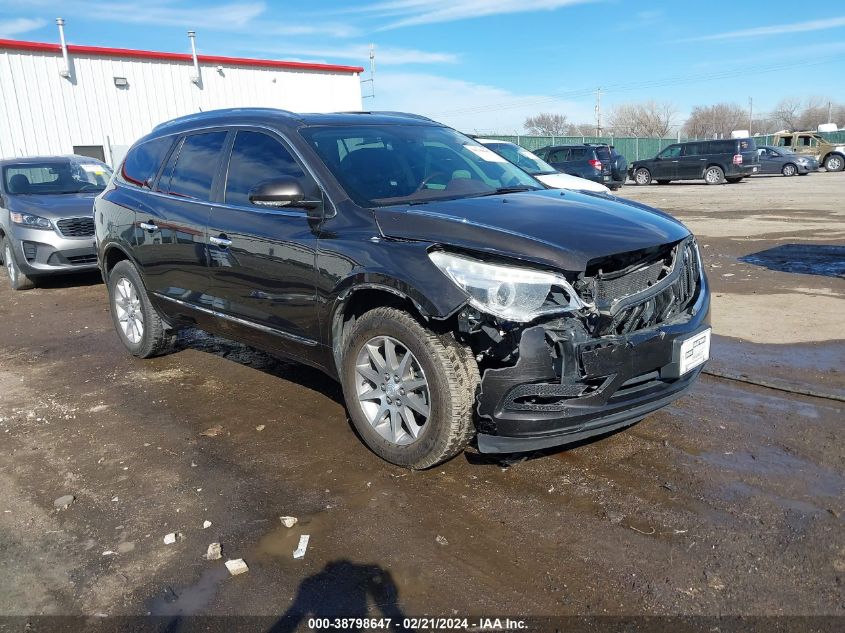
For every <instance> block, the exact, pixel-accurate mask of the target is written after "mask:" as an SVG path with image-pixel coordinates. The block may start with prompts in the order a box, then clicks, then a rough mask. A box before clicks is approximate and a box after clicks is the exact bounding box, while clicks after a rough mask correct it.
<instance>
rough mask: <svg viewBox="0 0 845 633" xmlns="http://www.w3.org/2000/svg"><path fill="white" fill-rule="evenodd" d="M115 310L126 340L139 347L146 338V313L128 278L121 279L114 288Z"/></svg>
mask: <svg viewBox="0 0 845 633" xmlns="http://www.w3.org/2000/svg"><path fill="white" fill-rule="evenodd" d="M114 290H115V295H114V308H115V313H116V314H117V320H118V322H119V323H120V329H121V330H122V331H123V335H124V336H125V337H126V339H127V340H128V341H129V342H130V343H132V344H134V345H137V344H138V343H140V342H141V339H142V338H143V336H144V313H143V311H142V309H141V298H140V297H139V296H138V292H137V291H136V290H135V286H134V284H133V283H132V282H131V281H129V279H127V278H126V277H121V278H120V279H119V280H118V281H117V283H116V284H115V287H114Z"/></svg>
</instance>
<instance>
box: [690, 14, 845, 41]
mask: <svg viewBox="0 0 845 633" xmlns="http://www.w3.org/2000/svg"><path fill="white" fill-rule="evenodd" d="M842 26H845V16H839V17H833V18H825V19H822V20H809V21H807V22H792V23H791V24H775V25H772V26H757V27H753V28H749V29H740V30H738V31H726V32H724V33H715V34H713V35H702V36H701V37H691V38H687V39H684V40H681V41H683V42H709V41H718V40H736V39H745V38H752V37H768V36H771V35H785V34H787V33H808V32H811V31H824V30H827V29H835V28H839V27H842Z"/></svg>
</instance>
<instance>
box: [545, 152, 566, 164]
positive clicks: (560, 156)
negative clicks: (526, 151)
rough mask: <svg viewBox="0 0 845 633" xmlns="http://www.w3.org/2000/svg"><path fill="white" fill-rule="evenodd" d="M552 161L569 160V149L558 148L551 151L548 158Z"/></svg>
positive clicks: (563, 161) (561, 161) (562, 161)
mask: <svg viewBox="0 0 845 633" xmlns="http://www.w3.org/2000/svg"><path fill="white" fill-rule="evenodd" d="M546 160H548V161H549V162H550V163H565V162H566V161H568V160H569V149H556V150H553V151H551V152H549V157H548V158H547V159H546Z"/></svg>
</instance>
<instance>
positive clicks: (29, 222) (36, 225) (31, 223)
mask: <svg viewBox="0 0 845 633" xmlns="http://www.w3.org/2000/svg"><path fill="white" fill-rule="evenodd" d="M9 217H10V218H12V222H14V223H15V224H20V225H21V226H25V227H26V228H28V229H47V230H50V229H52V228H53V224H52V223H51V222H50V220H48V219H47V218H42V217H40V216H37V215H31V214H29V213H15V212H14V211H12V212H11V213H9Z"/></svg>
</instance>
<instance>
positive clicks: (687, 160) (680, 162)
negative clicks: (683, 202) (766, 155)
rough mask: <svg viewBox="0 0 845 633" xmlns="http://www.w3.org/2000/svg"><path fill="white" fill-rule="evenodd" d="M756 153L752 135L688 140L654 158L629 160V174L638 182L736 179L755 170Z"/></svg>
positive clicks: (716, 182)
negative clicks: (714, 139) (630, 162)
mask: <svg viewBox="0 0 845 633" xmlns="http://www.w3.org/2000/svg"><path fill="white" fill-rule="evenodd" d="M759 168H760V157H759V156H758V155H757V145H756V144H755V143H754V139H753V138H731V139H723V140H719V141H689V142H687V143H675V144H673V145H670V146H669V147H667V148H666V149H664V150H663V151H662V152H660V153H659V154H658V155H657V156H655V157H654V158H650V159H647V160H636V161H634V162H633V163H632V164H631V174H630V175H631V178H632V179H633V180H634V182H636V183H637V184H638V185H648V184H650V183H651V182H652V181H655V180H656V181H657V183H658V184H661V185H665V184H667V183H670V182H672V181H673V180H704V182H706V183H707V184H708V185H721V184H723V183H725V182H729V183H736V182H739V181H740V180H742V179H743V178H747V177H748V176H751V175H752V174H756V173H757V171H758V170H759Z"/></svg>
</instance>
